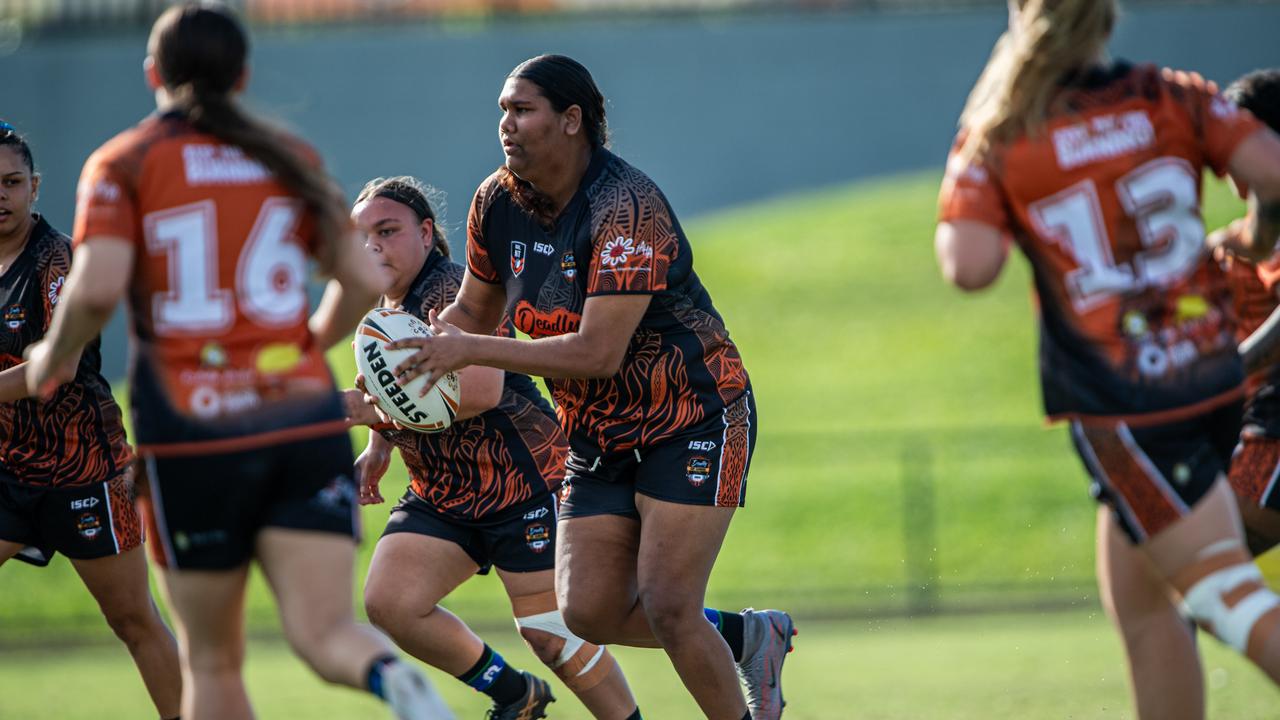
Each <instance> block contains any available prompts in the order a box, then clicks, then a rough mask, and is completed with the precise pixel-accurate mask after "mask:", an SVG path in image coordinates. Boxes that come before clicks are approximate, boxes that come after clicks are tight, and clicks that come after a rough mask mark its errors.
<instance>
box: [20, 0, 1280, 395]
mask: <svg viewBox="0 0 1280 720" xmlns="http://www.w3.org/2000/svg"><path fill="white" fill-rule="evenodd" d="M1005 22H1006V19H1005V16H1004V13H1003V12H999V11H993V10H983V11H967V12H954V13H942V14H929V15H891V14H804V15H747V16H728V17H711V18H689V17H684V18H652V19H635V18H628V19H620V20H612V21H608V20H601V19H594V20H574V21H556V22H552V21H538V22H524V23H516V22H514V21H513V22H509V23H507V22H504V23H492V24H484V25H462V26H453V25H423V26H409V27H358V28H351V29H342V28H325V29H307V30H295V31H283V30H272V31H259V32H256V33H255V35H254V47H253V51H252V52H253V55H252V63H253V68H252V72H253V75H252V80H251V84H250V93H249V99H250V103H251V104H252V105H253V106H254V107H255V108H256V109H257V110H259V111H261V112H264V113H267V114H269V115H272V116H274V117H276V118H278V119H280V120H282V121H284V122H285V123H286V124H287V125H289V126H291V127H293V128H294V129H296V130H297V131H298V132H300V133H301V134H302V135H303V136H304V137H306V138H308V139H309V140H310V141H311V142H312V143H314V144H315V145H316V146H317V147H318V148H319V149H320V151H321V152H322V153H323V154H324V156H325V158H326V159H327V162H328V163H329V165H330V169H331V171H332V172H333V173H334V174H335V175H336V176H337V177H338V179H339V180H340V181H341V182H342V184H343V185H344V187H345V188H346V189H347V191H348V193H349V194H353V193H354V192H355V191H356V190H357V189H358V188H359V187H360V185H361V184H363V182H364V181H365V180H367V179H368V178H371V177H374V176H376V175H389V174H400V173H411V174H415V175H418V176H420V177H422V178H423V179H425V180H427V181H428V182H430V183H432V184H434V185H435V186H437V187H438V188H440V189H442V190H444V191H445V192H446V193H447V197H448V202H449V212H448V217H447V222H448V226H449V228H450V229H451V230H453V231H454V238H455V241H456V242H460V241H461V239H462V233H461V232H460V229H461V225H462V223H463V221H464V220H465V217H466V210H467V205H468V203H469V202H470V197H471V193H472V192H473V191H474V189H475V186H476V185H477V184H478V183H479V181H480V180H481V179H483V178H484V177H485V176H486V175H487V174H488V173H489V172H491V171H492V170H493V169H494V168H495V167H497V165H498V163H499V162H501V153H500V151H499V146H498V142H497V129H496V128H497V120H498V113H497V95H498V92H499V90H500V89H501V86H502V81H503V78H504V77H505V76H506V73H507V72H508V71H509V70H510V69H511V68H512V67H513V66H514V65H516V64H517V63H518V62H520V61H521V60H523V59H525V58H527V57H530V56H533V55H536V54H539V53H542V52H560V53H565V54H568V55H571V56H574V57H576V58H577V59H579V60H581V61H582V62H583V63H584V64H585V65H586V66H587V67H588V68H590V69H591V71H592V73H593V74H594V75H595V78H596V81H597V83H598V84H599V85H600V87H601V89H602V90H603V91H604V93H605V95H606V97H608V98H609V100H610V105H609V119H610V124H611V126H612V128H613V133H614V149H615V150H616V151H617V152H618V153H620V154H621V155H623V156H624V157H626V158H627V159H628V160H629V161H631V162H632V163H633V164H635V165H637V166H638V167H640V168H641V169H643V170H645V171H646V172H648V173H649V174H650V175H651V176H652V177H653V178H654V180H656V181H657V182H658V184H659V185H660V186H661V187H662V188H663V189H664V190H665V192H666V193H667V195H668V196H669V198H670V200H671V202H672V204H673V206H674V207H675V210H676V212H677V213H678V214H680V215H681V216H682V217H684V218H686V219H687V218H688V217H690V216H693V215H696V214H698V213H703V212H707V211H710V210H714V209H717V208H722V207H726V206H731V205H736V204H741V203H746V202H750V201H753V200H757V199H760V198H765V197H770V196H776V195H779V194H785V193H795V192H800V191H803V190H805V189H808V188H814V187H820V186H827V185H832V184H837V183H843V182H848V181H851V180H856V179H859V178H865V177H869V176H874V175H881V174H885V173H892V172H900V171H905V170H912V169H920V168H929V167H941V165H942V162H943V159H944V157H945V154H946V151H947V148H948V147H949V145H950V141H951V137H952V134H953V132H954V127H955V119H956V116H957V115H958V114H959V111H960V108H961V106H962V105H963V102H964V98H965V96H966V95H967V93H968V90H969V88H970V86H971V85H972V84H973V81H974V80H975V79H976V78H977V75H978V73H979V71H980V70H981V68H982V64H983V63H984V61H985V59H986V57H987V55H988V54H989V52H990V49H991V45H992V43H993V42H994V41H995V39H996V37H997V36H998V35H999V33H1000V31H1001V30H1002V29H1003V27H1004V25H1005ZM1277 29H1280V6H1276V5H1250V4H1247V3H1223V4H1219V5H1211V6H1203V5H1196V6H1141V7H1135V8H1131V9H1129V10H1128V12H1127V13H1126V15H1125V18H1124V19H1123V21H1122V23H1121V25H1120V27H1119V28H1118V29H1117V33H1116V38H1115V40H1114V42H1113V44H1112V48H1113V51H1114V53H1115V54H1116V55H1118V56H1121V57H1125V58H1129V59H1133V60H1140V61H1151V62H1157V63H1160V64H1165V65H1171V66H1175V67H1182V68H1190V69H1195V70H1198V71H1200V72H1201V73H1202V74H1204V75H1205V76H1206V77H1209V78H1211V79H1215V80H1218V81H1219V82H1222V83H1224V84H1225V83H1226V82H1229V81H1230V80H1232V79H1233V78H1235V77H1237V76H1238V75H1240V74H1242V73H1243V72H1246V71H1248V70H1251V69H1254V68H1258V67H1265V66H1273V65H1280V43H1277V41H1276V30H1277ZM144 46H145V34H142V33H135V34H125V35H112V36H111V37H104V38H97V37H80V38H75V39H70V38H63V39H58V38H53V39H42V40H36V41H32V42H28V43H27V44H24V45H21V46H19V47H18V48H17V49H16V51H14V52H12V53H11V54H9V55H7V56H4V57H0V74H2V76H3V77H4V78H5V81H4V84H3V86H0V117H3V118H5V119H7V120H9V121H10V122H12V123H13V124H14V125H16V126H18V127H19V128H20V129H21V130H23V131H24V132H25V133H27V135H28V136H29V138H30V140H31V141H32V144H33V149H34V151H35V156H36V162H37V164H38V166H39V170H40V171H41V172H42V173H43V174H44V185H43V187H42V192H41V198H40V209H41V210H42V211H43V212H44V213H45V214H46V215H47V216H48V217H49V218H50V220H51V221H52V222H53V223H54V225H55V226H57V227H59V228H62V229H64V230H68V231H69V230H70V227H71V221H72V212H73V204H74V188H75V182H76V178H77V177H78V175H79V171H80V166H81V164H82V163H83V161H84V159H85V158H86V157H87V156H88V154H89V153H90V152H92V151H93V149H94V148H96V147H97V146H98V145H99V144H101V143H102V142H104V141H105V140H107V139H108V138H110V137H111V136H112V135H114V134H115V133H117V132H119V131H120V130H121V129H123V128H125V127H127V126H129V125H131V124H133V123H134V122H136V121H137V120H138V119H139V118H140V117H141V116H142V115H144V114H146V113H147V112H149V111H150V110H151V109H152V108H153V107H154V105H153V102H152V98H151V96H150V94H149V93H148V92H147V90H146V88H145V86H144V85H143V81H142V72H141V64H142V58H143V55H144ZM696 241H697V239H696V237H695V238H694V242H695V243H696ZM105 345H106V347H105V348H104V349H105V350H106V352H105V353H104V354H105V356H106V358H107V361H106V364H107V371H108V375H109V376H118V375H119V374H120V373H121V372H122V368H123V363H122V358H123V331H122V329H121V327H120V324H119V319H118V318H117V320H116V321H115V324H114V325H113V327H112V328H109V329H108V332H107V337H106V338H105Z"/></svg>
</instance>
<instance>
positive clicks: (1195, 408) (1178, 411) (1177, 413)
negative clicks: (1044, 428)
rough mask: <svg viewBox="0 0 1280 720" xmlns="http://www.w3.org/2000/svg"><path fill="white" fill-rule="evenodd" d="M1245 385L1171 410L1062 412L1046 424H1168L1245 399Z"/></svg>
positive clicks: (1147, 425) (1138, 425)
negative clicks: (1064, 422)
mask: <svg viewBox="0 0 1280 720" xmlns="http://www.w3.org/2000/svg"><path fill="white" fill-rule="evenodd" d="M1244 394H1245V393H1244V385H1240V386H1238V387H1236V388H1235V389H1232V390H1228V391H1227V392H1225V393H1222V394H1221V395H1215V396H1213V397H1211V398H1208V399H1207V400H1201V401H1200V402H1198V403H1194V404H1191V405H1183V406H1182V407H1178V408H1172V409H1169V410H1157V411H1156V412H1149V413H1138V414H1136V415H1086V414H1084V413H1061V414H1058V415H1048V416H1046V417H1045V424H1046V425H1052V424H1054V423H1056V422H1063V421H1068V422H1078V423H1080V424H1081V425H1085V426H1088V425H1095V426H1096V425H1117V424H1119V423H1124V424H1126V425H1128V426H1129V427H1150V426H1152V425H1167V424H1169V423H1172V422H1177V421H1179V420H1186V419H1187V418H1191V417H1195V416H1197V415H1204V414H1206V413H1209V412H1212V411H1214V410H1217V409H1218V408H1220V407H1224V406H1226V405H1230V404H1231V403H1233V402H1237V401H1239V400H1243V399H1244Z"/></svg>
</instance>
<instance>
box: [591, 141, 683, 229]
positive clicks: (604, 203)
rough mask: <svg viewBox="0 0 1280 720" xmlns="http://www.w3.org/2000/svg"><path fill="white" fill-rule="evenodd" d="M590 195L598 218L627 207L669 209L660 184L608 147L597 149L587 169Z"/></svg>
mask: <svg viewBox="0 0 1280 720" xmlns="http://www.w3.org/2000/svg"><path fill="white" fill-rule="evenodd" d="M586 181H587V198H588V201H589V203H590V205H591V214H592V216H593V217H595V218H596V219H599V218H600V217H602V216H610V215H614V214H616V213H617V212H618V211H619V210H621V209H623V208H635V207H639V208H641V209H645V208H655V209H657V208H665V207H666V205H667V199H666V196H665V195H663V193H662V190H661V189H660V188H659V187H658V184H657V183H655V182H654V181H653V179H652V178H650V177H649V176H648V175H646V174H645V173H644V172H643V171H641V170H640V169H639V168H637V167H636V166H634V165H632V164H631V163H629V162H627V161H626V160H623V159H622V158H620V157H618V156H617V155H614V154H613V153H611V152H609V151H608V150H606V149H604V148H600V149H599V150H596V155H595V156H593V157H592V160H591V165H590V166H589V167H588V168H587V176H586Z"/></svg>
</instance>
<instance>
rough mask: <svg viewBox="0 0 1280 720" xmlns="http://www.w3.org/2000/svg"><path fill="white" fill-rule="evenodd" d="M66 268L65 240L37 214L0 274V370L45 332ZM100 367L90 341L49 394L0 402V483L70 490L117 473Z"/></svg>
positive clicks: (122, 454)
mask: <svg viewBox="0 0 1280 720" xmlns="http://www.w3.org/2000/svg"><path fill="white" fill-rule="evenodd" d="M70 270H71V239H70V238H68V237H67V236H66V235H63V234H62V233H59V232H58V231H57V230H54V229H53V228H52V227H51V226H50V225H49V223H48V222H46V221H45V219H44V218H41V217H37V218H36V223H35V227H33V228H32V230H31V237H30V239H29V240H28V241H27V244H26V247H24V248H23V249H22V252H21V253H19V255H18V257H17V258H16V259H14V261H13V263H12V264H11V265H10V266H9V267H8V268H6V269H5V271H4V273H3V274H0V303H3V304H2V305H0V307H3V308H4V325H3V327H0V370H7V369H9V368H11V367H13V366H15V365H17V364H18V363H21V362H22V354H23V352H24V351H25V350H26V349H27V346H29V345H31V344H33V343H35V342H36V341H38V340H39V339H40V338H42V337H44V334H45V332H47V331H48V329H49V322H50V320H52V319H53V309H54V307H55V306H56V305H57V304H58V295H59V293H61V291H62V285H63V283H64V282H66V278H67V273H68V272H70ZM101 367H102V356H101V353H100V351H99V340H98V338H94V339H93V342H91V343H89V344H88V345H87V346H85V349H84V352H83V353H82V354H81V355H80V366H79V367H78V368H77V369H76V377H75V379H74V380H72V381H71V382H69V383H66V384H64V385H62V386H60V387H59V388H58V389H57V390H56V391H55V392H54V394H53V397H52V398H50V399H49V400H39V399H37V398H25V399H23V400H18V401H16V402H10V403H0V468H2V469H3V472H0V481H8V482H16V483H18V484H21V485H32V486H43V487H76V486H80V485H88V484H91V483H98V482H104V481H107V480H110V479H112V478H114V477H115V476H117V475H119V474H120V473H122V472H124V470H125V469H126V468H127V467H128V466H129V463H130V462H131V461H132V460H133V453H132V451H131V450H130V449H129V445H128V443H127V442H126V441H125V432H124V424H123V423H122V422H121V417H120V408H119V407H118V406H117V405H116V401H115V399H114V398H113V397H112V396H111V386H110V385H108V384H107V381H106V379H105V378H103V377H102V373H101Z"/></svg>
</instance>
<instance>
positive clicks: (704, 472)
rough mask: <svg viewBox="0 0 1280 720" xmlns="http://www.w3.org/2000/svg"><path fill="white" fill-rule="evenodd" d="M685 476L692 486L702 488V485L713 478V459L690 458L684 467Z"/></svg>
mask: <svg viewBox="0 0 1280 720" xmlns="http://www.w3.org/2000/svg"><path fill="white" fill-rule="evenodd" d="M684 476H685V477H686V478H688V480H689V484H690V485H692V486H694V487H702V483H704V482H706V481H707V478H709V477H711V459H710V458H705V457H702V456H700V455H699V456H696V457H691V458H689V462H688V463H686V464H685V466H684Z"/></svg>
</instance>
